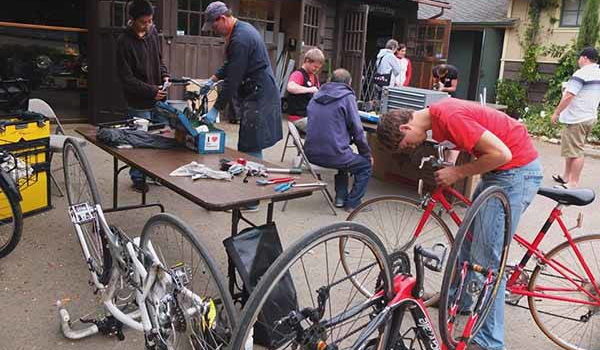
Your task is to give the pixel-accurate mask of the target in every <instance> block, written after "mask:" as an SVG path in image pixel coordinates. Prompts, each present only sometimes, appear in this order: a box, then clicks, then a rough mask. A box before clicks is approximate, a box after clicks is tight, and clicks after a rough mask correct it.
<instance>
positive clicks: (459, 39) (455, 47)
mask: <svg viewBox="0 0 600 350" xmlns="http://www.w3.org/2000/svg"><path fill="white" fill-rule="evenodd" d="M482 40H483V32H482V31H475V30H455V31H453V32H452V36H451V38H450V52H449V53H448V63H450V64H452V65H454V66H455V67H456V68H457V69H458V86H457V87H456V93H455V97H457V98H461V99H466V100H477V99H478V96H477V93H478V91H477V90H478V89H477V87H478V85H479V71H480V62H481V42H482Z"/></svg>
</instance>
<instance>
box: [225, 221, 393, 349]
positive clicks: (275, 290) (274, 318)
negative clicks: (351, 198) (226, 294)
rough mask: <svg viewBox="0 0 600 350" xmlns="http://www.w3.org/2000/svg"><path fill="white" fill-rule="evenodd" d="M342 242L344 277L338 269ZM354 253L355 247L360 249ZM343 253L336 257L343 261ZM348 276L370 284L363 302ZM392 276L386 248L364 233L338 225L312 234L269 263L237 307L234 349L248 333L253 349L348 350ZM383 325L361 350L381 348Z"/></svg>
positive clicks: (364, 230)
mask: <svg viewBox="0 0 600 350" xmlns="http://www.w3.org/2000/svg"><path fill="white" fill-rule="evenodd" d="M340 240H342V241H344V242H345V243H344V244H345V246H346V247H352V248H355V249H351V250H349V251H360V252H361V253H360V254H357V255H356V256H346V259H347V264H348V266H349V267H351V270H350V271H351V272H350V273H348V272H344V270H343V269H342V268H341V266H340V265H341V261H340V258H341V257H340V250H339V249H337V247H338V245H339V244H340V243H339V241H340ZM359 247H360V248H359ZM344 254H348V252H344V253H342V255H344ZM350 277H354V278H356V279H358V280H360V281H361V285H362V286H370V287H371V293H370V294H375V293H376V292H377V291H379V292H380V293H377V294H375V296H373V297H366V296H365V295H364V294H362V293H360V292H359V290H358V289H357V288H356V286H355V285H354V284H353V283H352V282H350ZM392 284H393V283H392V271H391V268H390V264H389V262H388V259H387V255H386V252H385V247H384V246H383V244H382V243H381V241H380V240H379V238H377V236H376V235H375V234H374V233H373V232H372V231H371V230H369V229H368V228H366V227H364V226H362V225H359V224H356V223H350V222H341V223H336V224H332V225H329V226H325V227H323V228H320V229H318V230H316V231H313V232H311V233H309V234H307V235H305V236H303V237H302V238H300V239H299V240H297V241H296V242H295V243H294V244H292V246H291V247H290V248H288V249H287V250H285V251H284V252H283V253H282V255H280V256H279V258H278V259H277V260H276V261H275V262H274V263H273V264H272V265H271V267H270V268H269V269H268V270H267V272H266V273H265V274H264V275H263V276H262V278H261V279H260V282H259V283H258V285H257V286H256V288H255V289H254V290H253V291H252V294H251V295H250V299H249V300H248V302H247V303H246V305H245V307H244V312H243V314H242V318H241V320H240V322H239V326H238V328H237V329H236V332H235V333H234V334H235V337H234V341H233V346H232V349H233V350H240V349H243V348H244V345H245V343H246V340H247V339H248V337H249V334H250V330H251V329H254V335H253V339H254V343H255V344H260V345H262V346H264V347H265V348H267V349H287V348H292V349H296V348H298V349H317V348H318V349H325V348H326V347H327V348H328V349H329V348H330V347H329V346H331V348H332V349H333V348H335V349H347V348H350V346H352V345H353V344H354V342H356V341H357V339H358V338H359V335H361V331H363V330H365V329H367V327H368V326H369V321H370V320H371V319H372V317H375V318H377V316H375V314H378V313H379V312H380V311H381V310H382V309H383V308H384V307H385V304H386V302H387V300H389V298H390V297H391V294H392V288H393V286H392ZM389 329H390V326H389V324H388V323H387V322H386V323H385V324H383V325H382V326H381V327H379V328H377V329H373V326H372V325H371V328H369V330H373V332H372V333H370V332H369V333H367V334H366V335H364V337H362V339H363V340H364V341H365V342H366V348H367V349H384V347H385V344H386V341H387V336H388V334H389Z"/></svg>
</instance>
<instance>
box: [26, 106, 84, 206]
mask: <svg viewBox="0 0 600 350" xmlns="http://www.w3.org/2000/svg"><path fill="white" fill-rule="evenodd" d="M28 110H29V111H30V112H35V113H39V114H41V115H43V116H45V117H46V118H48V119H49V120H50V122H54V123H55V124H56V129H55V130H54V133H52V134H51V135H50V156H49V158H50V159H49V161H48V162H49V164H52V156H53V154H54V153H62V152H63V149H64V146H65V141H67V139H73V140H76V141H77V142H78V143H79V144H80V145H82V146H84V145H85V143H86V142H85V140H84V139H82V138H79V137H74V136H67V135H65V129H64V128H63V126H62V124H61V123H60V120H58V117H57V116H56V114H55V113H54V110H52V107H50V105H49V104H48V103H46V101H44V100H41V99H39V98H32V99H30V100H29V108H28ZM48 175H49V176H50V180H51V181H52V183H53V184H54V186H56V189H58V194H59V196H60V197H63V196H64V194H63V191H62V189H61V188H60V186H59V185H58V182H56V178H54V175H53V173H52V169H50V170H49V171H48Z"/></svg>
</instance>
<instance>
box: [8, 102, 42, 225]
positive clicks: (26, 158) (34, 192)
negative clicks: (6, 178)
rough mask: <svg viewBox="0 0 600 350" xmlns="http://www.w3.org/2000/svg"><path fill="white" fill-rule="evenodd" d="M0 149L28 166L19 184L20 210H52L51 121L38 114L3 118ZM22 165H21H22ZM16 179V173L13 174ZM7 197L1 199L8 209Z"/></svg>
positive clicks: (28, 113) (24, 211)
mask: <svg viewBox="0 0 600 350" xmlns="http://www.w3.org/2000/svg"><path fill="white" fill-rule="evenodd" d="M0 148H1V149H4V150H6V151H8V152H10V153H11V154H12V155H13V156H15V157H17V158H18V159H19V160H21V161H22V162H24V163H25V165H26V169H29V170H27V171H25V173H23V172H21V174H20V176H19V177H18V179H17V180H16V183H17V185H18V187H19V191H20V192H21V196H22V197H23V200H22V201H21V211H22V212H23V215H31V214H35V213H38V212H41V211H44V210H48V209H51V208H52V204H51V201H50V176H49V174H48V172H49V171H50V158H49V151H50V121H49V120H48V118H46V117H44V116H43V115H41V114H37V113H30V112H26V113H21V114H18V115H12V116H10V117H7V116H2V117H0ZM21 164H22V163H21ZM11 175H12V176H11V178H13V179H14V178H15V177H16V176H15V174H11ZM6 200H7V199H6V197H5V196H2V198H1V199H0V208H1V207H5V206H6V205H7V204H6V203H1V202H2V201H6Z"/></svg>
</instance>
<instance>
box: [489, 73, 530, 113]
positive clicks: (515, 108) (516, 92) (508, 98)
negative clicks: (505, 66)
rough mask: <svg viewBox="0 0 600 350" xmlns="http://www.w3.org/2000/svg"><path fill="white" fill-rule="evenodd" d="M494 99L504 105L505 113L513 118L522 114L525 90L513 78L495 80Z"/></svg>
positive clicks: (525, 96) (525, 97)
mask: <svg viewBox="0 0 600 350" xmlns="http://www.w3.org/2000/svg"><path fill="white" fill-rule="evenodd" d="M496 100H497V101H498V103H499V104H502V105H506V106H507V109H506V113H507V114H508V115H510V116H512V117H514V118H519V117H520V116H521V115H523V113H524V111H525V107H526V106H527V91H526V90H525V88H524V87H523V86H522V85H521V84H520V83H519V82H518V81H515V80H510V79H503V80H498V82H496Z"/></svg>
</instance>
